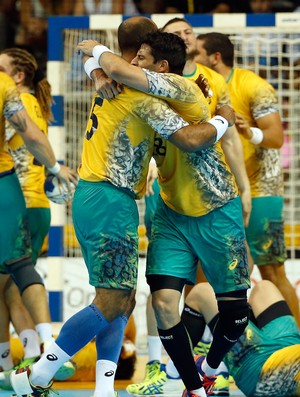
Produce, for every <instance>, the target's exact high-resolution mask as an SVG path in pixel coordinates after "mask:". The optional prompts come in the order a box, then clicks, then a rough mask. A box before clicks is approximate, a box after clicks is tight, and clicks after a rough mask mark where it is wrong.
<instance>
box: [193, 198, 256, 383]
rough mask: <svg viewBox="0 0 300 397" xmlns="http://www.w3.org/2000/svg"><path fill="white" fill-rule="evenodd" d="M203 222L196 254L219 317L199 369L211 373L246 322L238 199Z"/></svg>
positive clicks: (242, 234) (245, 276) (244, 257)
mask: <svg viewBox="0 0 300 397" xmlns="http://www.w3.org/2000/svg"><path fill="white" fill-rule="evenodd" d="M203 222H205V223H203V224H202V225H201V224H199V234H200V235H201V234H202V236H203V239H204V241H205V244H204V245H203V247H201V246H199V248H198V255H199V258H200V260H201V264H202V268H203V272H204V274H205V276H206V278H207V280H208V281H209V283H210V284H211V285H212V287H213V289H214V291H215V294H216V297H217V304H218V311H219V319H218V321H217V323H216V325H215V327H214V331H213V341H212V344H211V347H210V349H209V352H208V354H207V357H206V358H205V359H202V363H201V366H200V368H201V369H202V370H203V371H204V372H205V374H206V375H208V376H212V375H214V374H215V373H216V372H217V368H218V367H219V365H220V363H221V361H222V360H223V358H224V356H225V354H226V353H227V352H228V351H229V350H230V348H231V347H232V346H233V345H234V343H235V342H236V341H237V339H238V337H239V336H240V335H242V333H243V331H244V329H245V327H246V325H247V323H248V312H249V308H248V303H247V289H248V288H249V287H250V278H249V269H248V262H247V252H246V245H245V232H244V228H243V220H242V211H241V202H240V198H236V199H234V200H231V201H230V202H229V203H227V204H226V205H225V206H223V207H221V208H218V209H216V210H215V211H213V212H212V213H210V214H207V215H205V218H204V219H203ZM211 224H213V225H214V228H211V227H210V225H211ZM195 249H197V248H195ZM196 252H197V251H196Z"/></svg>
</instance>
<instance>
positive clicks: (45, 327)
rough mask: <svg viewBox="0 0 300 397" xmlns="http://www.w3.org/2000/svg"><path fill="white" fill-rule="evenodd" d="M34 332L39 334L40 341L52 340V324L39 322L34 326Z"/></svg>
mask: <svg viewBox="0 0 300 397" xmlns="http://www.w3.org/2000/svg"><path fill="white" fill-rule="evenodd" d="M35 329H36V332H37V333H38V334H39V337H40V341H41V343H44V342H46V341H49V340H51V341H53V334H52V325H51V324H49V323H40V324H37V325H36V326H35Z"/></svg>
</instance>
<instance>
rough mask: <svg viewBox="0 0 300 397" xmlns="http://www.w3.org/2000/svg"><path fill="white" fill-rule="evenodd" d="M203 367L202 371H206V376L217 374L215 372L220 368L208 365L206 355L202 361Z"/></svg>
mask: <svg viewBox="0 0 300 397" xmlns="http://www.w3.org/2000/svg"><path fill="white" fill-rule="evenodd" d="M201 369H202V371H203V372H204V373H205V375H206V376H213V375H215V373H216V372H217V369H218V368H212V367H210V366H209V365H208V363H207V360H206V357H205V359H204V360H203V362H202V365H201Z"/></svg>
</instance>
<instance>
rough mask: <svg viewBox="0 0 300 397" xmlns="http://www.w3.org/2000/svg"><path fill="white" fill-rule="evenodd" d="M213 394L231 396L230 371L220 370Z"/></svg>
mask: <svg viewBox="0 0 300 397" xmlns="http://www.w3.org/2000/svg"><path fill="white" fill-rule="evenodd" d="M211 396H219V397H221V396H222V397H223V396H224V397H225V396H229V373H228V372H220V373H219V374H218V375H217V379H216V381H215V387H214V390H213V392H212V393H211Z"/></svg>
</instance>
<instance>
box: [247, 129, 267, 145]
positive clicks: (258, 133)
mask: <svg viewBox="0 0 300 397" xmlns="http://www.w3.org/2000/svg"><path fill="white" fill-rule="evenodd" d="M250 130H251V132H252V137H251V139H249V142H251V143H254V145H259V144H260V143H261V142H262V141H263V139H264V134H263V132H262V130H261V129H260V128H256V127H250Z"/></svg>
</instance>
